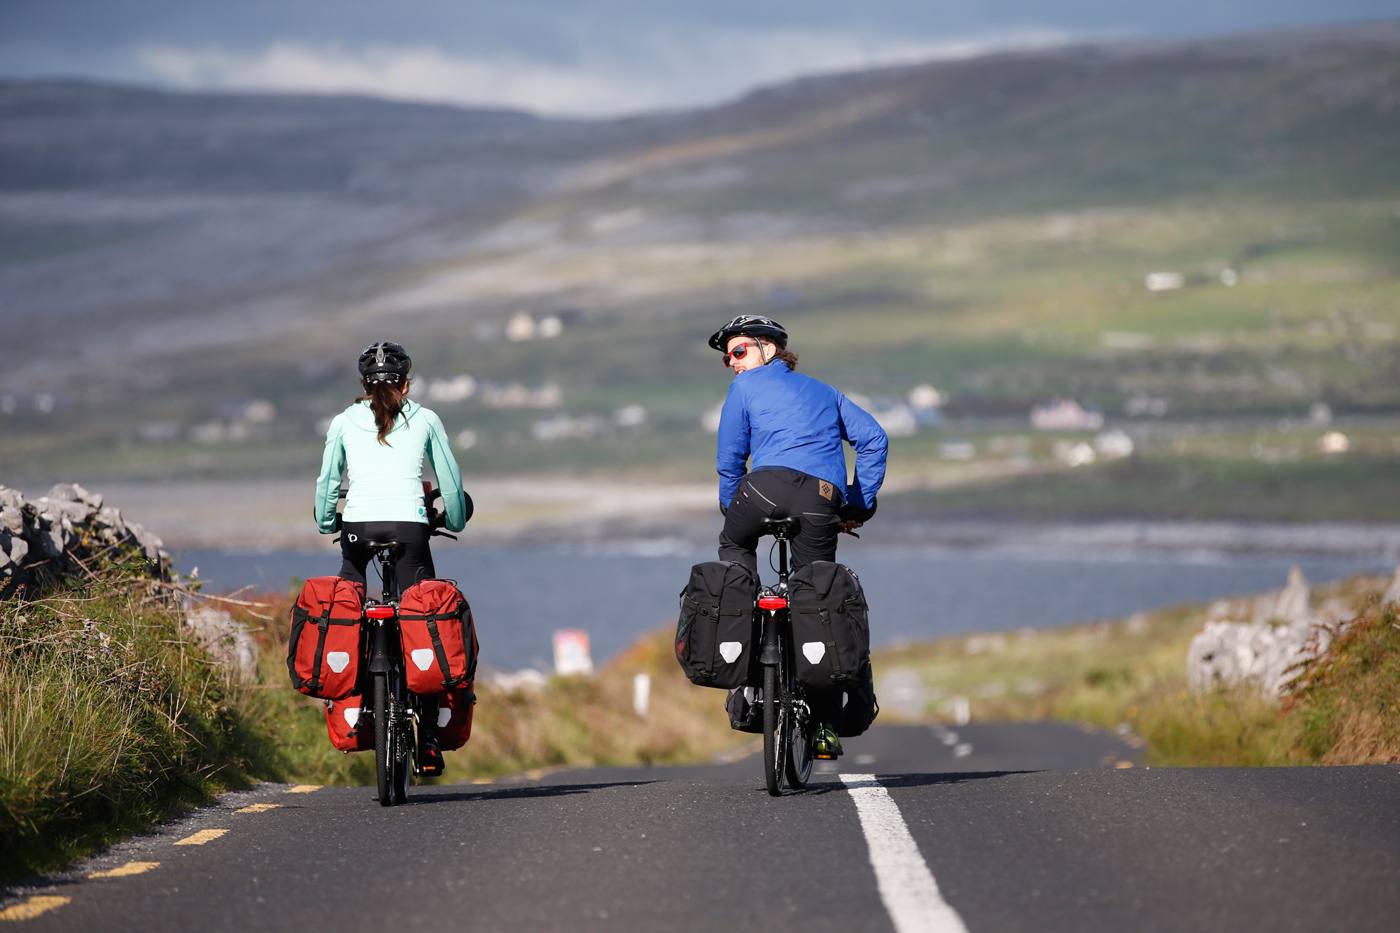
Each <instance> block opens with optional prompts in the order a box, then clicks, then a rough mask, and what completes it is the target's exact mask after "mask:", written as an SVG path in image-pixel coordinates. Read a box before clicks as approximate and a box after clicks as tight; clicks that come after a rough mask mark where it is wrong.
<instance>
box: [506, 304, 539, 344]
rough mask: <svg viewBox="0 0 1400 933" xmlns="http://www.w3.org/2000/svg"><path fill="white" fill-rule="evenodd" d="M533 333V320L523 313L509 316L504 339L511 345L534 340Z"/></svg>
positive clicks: (534, 330) (534, 331)
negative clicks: (511, 343)
mask: <svg viewBox="0 0 1400 933" xmlns="http://www.w3.org/2000/svg"><path fill="white" fill-rule="evenodd" d="M535 333H536V327H535V319H534V318H532V317H531V316H530V315H529V314H527V313H525V312H524V311H521V312H519V313H517V314H513V315H511V318H510V320H509V321H507V322H506V339H507V340H509V341H511V342H513V343H520V342H521V341H523V340H534V339H535Z"/></svg>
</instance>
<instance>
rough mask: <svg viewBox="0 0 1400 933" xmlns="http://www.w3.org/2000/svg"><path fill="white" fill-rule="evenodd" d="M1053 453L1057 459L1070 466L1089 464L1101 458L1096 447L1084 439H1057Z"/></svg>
mask: <svg viewBox="0 0 1400 933" xmlns="http://www.w3.org/2000/svg"><path fill="white" fill-rule="evenodd" d="M1052 453H1053V454H1054V457H1055V459H1056V460H1058V461H1059V462H1060V463H1063V464H1064V465H1065V466H1068V467H1082V466H1088V465H1089V464H1091V463H1093V462H1094V461H1096V460H1098V459H1099V455H1098V454H1097V453H1095V452H1094V448H1093V447H1091V446H1090V445H1088V444H1086V443H1084V442H1083V441H1078V442H1076V441H1056V442H1055V446H1054V447H1053V448H1052Z"/></svg>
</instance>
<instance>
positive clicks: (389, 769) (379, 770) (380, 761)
mask: <svg viewBox="0 0 1400 933" xmlns="http://www.w3.org/2000/svg"><path fill="white" fill-rule="evenodd" d="M393 736H394V731H393V729H391V728H390V726H389V676H388V675H387V674H375V675H374V779H375V784H376V789H377V790H378V792H379V793H378V799H379V805H380V806H382V807H388V806H392V805H393V803H394V786H393V784H394V781H393V777H394V775H393V769H394V751H393V749H392V748H390V743H391V742H392V741H393Z"/></svg>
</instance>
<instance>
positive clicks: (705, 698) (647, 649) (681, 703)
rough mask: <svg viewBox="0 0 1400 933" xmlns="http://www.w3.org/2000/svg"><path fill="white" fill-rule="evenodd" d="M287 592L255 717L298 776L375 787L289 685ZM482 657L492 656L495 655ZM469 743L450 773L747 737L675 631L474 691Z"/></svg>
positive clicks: (493, 772) (690, 754)
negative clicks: (646, 682) (646, 685)
mask: <svg viewBox="0 0 1400 933" xmlns="http://www.w3.org/2000/svg"><path fill="white" fill-rule="evenodd" d="M289 606H290V598H288V597H285V596H283V597H280V598H279V599H278V600H277V601H276V602H275V606H274V610H273V612H274V616H275V618H276V619H277V621H275V622H271V623H266V624H265V627H263V628H262V629H261V631H259V632H258V633H257V636H258V639H259V647H260V649H261V652H262V661H261V667H262V678H261V680H262V684H261V686H260V688H259V689H258V690H257V692H256V695H255V696H254V697H252V698H251V701H250V702H251V709H250V715H252V716H253V717H254V718H255V720H256V721H259V722H262V723H266V727H267V728H268V730H269V731H270V733H271V738H272V740H273V741H274V742H275V743H276V745H277V747H278V751H279V754H280V755H281V756H282V758H283V759H284V760H286V761H287V762H288V767H289V768H290V770H291V772H292V773H293V774H294V776H295V779H296V780H302V781H309V782H314V783H319V784H370V783H373V781H374V770H373V768H374V764H373V755H371V754H369V753H366V752H356V753H349V754H347V753H344V752H339V751H336V750H335V749H334V748H332V747H331V744H330V742H329V740H328V739H327V737H326V725H325V715H324V712H323V704H322V703H321V702H320V701H318V700H311V699H308V698H306V697H303V696H301V695H300V694H297V693H296V692H294V691H293V690H292V688H291V687H290V686H289V685H288V683H287V673H286V667H285V663H284V659H285V657H286V637H287V632H286V628H287V626H286V624H285V622H284V621H283V620H284V619H285V618H286V614H287V610H288V607H289ZM484 660H485V661H486V662H487V663H489V662H490V655H489V654H488V655H486V657H485V658H484ZM640 673H644V674H648V675H650V677H651V704H650V712H649V715H648V716H647V717H646V718H641V717H639V716H637V714H636V713H635V712H634V711H633V707H632V680H633V677H634V676H635V675H636V674H640ZM476 693H477V698H478V699H477V707H476V717H475V720H474V722H473V725H472V738H471V741H470V742H469V743H468V744H467V745H466V746H465V747H464V748H462V749H460V750H458V751H455V752H448V753H447V761H448V767H447V772H446V775H445V777H444V780H446V781H448V782H451V781H462V780H470V779H474V778H486V777H497V776H500V775H506V774H516V773H521V772H525V771H530V770H532V769H536V768H551V767H560V766H571V767H588V766H593V765H639V764H640V765H650V764H678V763H683V762H693V761H698V760H706V759H708V758H711V757H713V756H714V755H716V754H719V753H722V752H724V751H727V750H729V749H732V748H734V747H735V746H736V745H739V744H742V743H743V740H744V739H745V738H746V737H745V736H742V735H739V734H737V733H735V732H733V731H731V730H730V728H729V723H728V719H727V718H726V717H725V715H724V709H723V706H724V692H723V691H720V690H706V689H702V688H699V687H695V686H692V685H691V684H690V683H689V682H688V681H687V680H686V679H685V677H684V676H683V675H682V673H681V670H680V666H679V665H678V664H676V662H675V659H674V657H673V656H672V647H671V639H670V634H669V632H665V631H660V632H656V633H654V634H651V635H647V636H645V637H643V638H641V639H639V640H638V641H637V642H636V643H635V644H634V645H632V647H631V648H629V649H628V650H627V651H624V652H623V653H622V654H621V655H619V656H618V657H617V658H615V659H613V660H612V661H610V662H609V663H608V664H607V665H605V666H604V667H603V668H602V669H601V670H600V671H599V672H598V674H597V675H596V676H594V677H553V678H550V680H549V681H548V683H547V684H546V685H545V686H544V688H543V689H538V690H534V689H516V690H504V689H502V688H500V687H497V686H494V685H492V684H490V683H487V682H485V681H483V682H480V683H479V684H478V685H477V688H476Z"/></svg>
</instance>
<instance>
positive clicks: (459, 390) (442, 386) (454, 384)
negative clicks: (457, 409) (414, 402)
mask: <svg viewBox="0 0 1400 933" xmlns="http://www.w3.org/2000/svg"><path fill="white" fill-rule="evenodd" d="M475 394H476V380H475V379H473V378H472V377H471V376H469V375H467V374H466V373H459V374H458V375H456V376H449V377H447V378H446V379H433V380H430V381H429V382H428V401H430V402H449V403H450V402H464V401H466V400H467V399H469V398H471V397H472V396H473V395H475Z"/></svg>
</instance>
